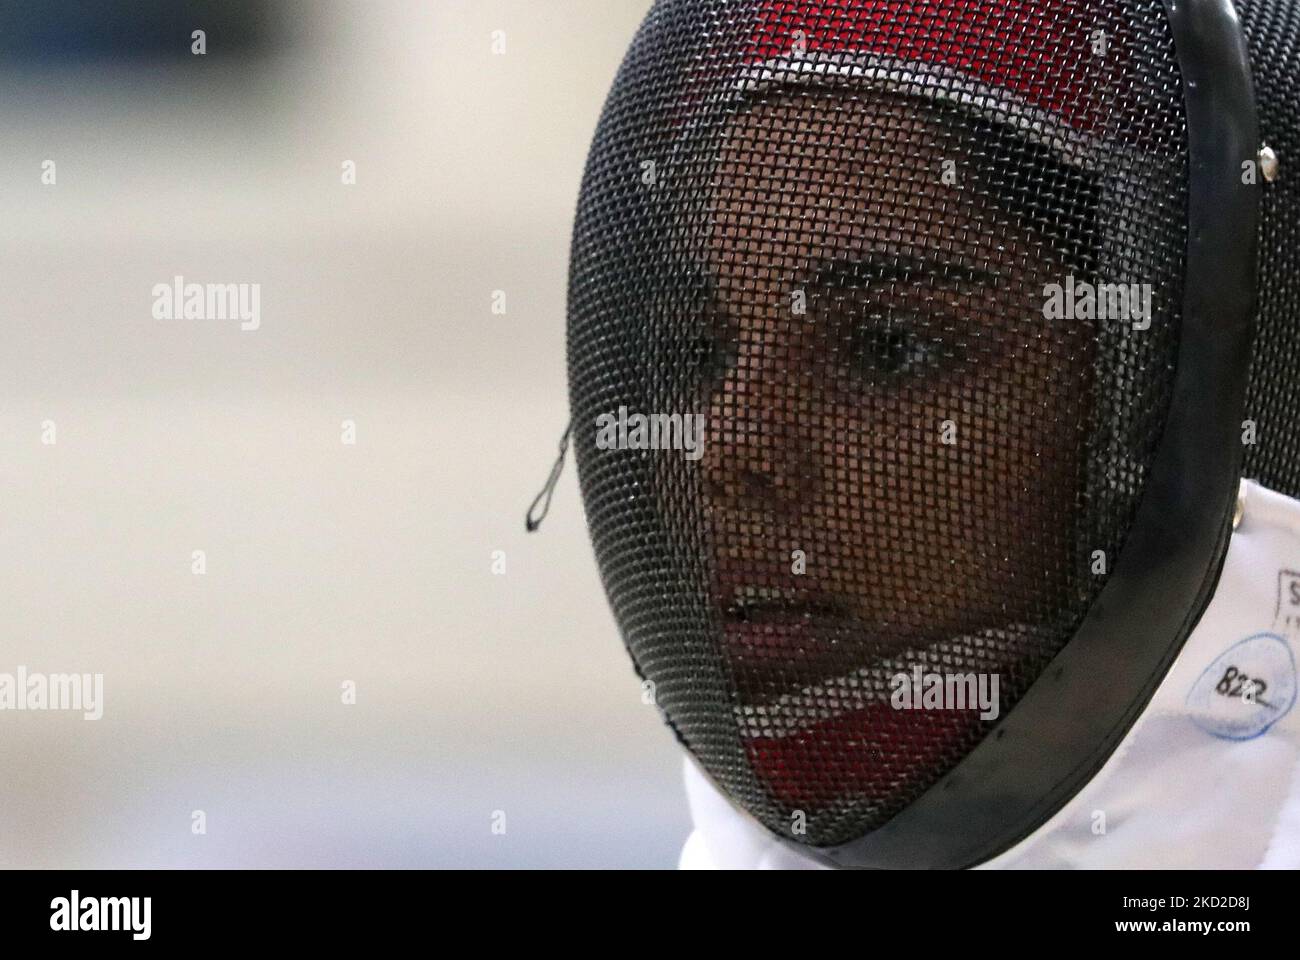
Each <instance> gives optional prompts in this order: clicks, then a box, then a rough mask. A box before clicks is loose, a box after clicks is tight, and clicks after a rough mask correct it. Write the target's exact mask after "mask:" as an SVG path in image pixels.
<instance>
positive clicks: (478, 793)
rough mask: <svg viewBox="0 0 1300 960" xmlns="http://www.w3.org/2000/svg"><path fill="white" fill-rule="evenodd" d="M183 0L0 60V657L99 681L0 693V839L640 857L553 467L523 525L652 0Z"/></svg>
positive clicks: (588, 590)
mask: <svg viewBox="0 0 1300 960" xmlns="http://www.w3.org/2000/svg"><path fill="white" fill-rule="evenodd" d="M56 6H57V4H56ZM108 6H109V7H114V6H118V7H120V8H121V9H122V10H123V11H125V10H127V9H128V8H129V6H130V5H127V4H120V5H108ZM181 6H182V7H184V6H185V5H184V4H181ZM199 7H200V8H199V9H196V12H195V14H194V17H195V20H201V21H202V22H195V24H194V26H195V27H196V28H203V29H205V30H206V32H207V46H208V53H207V54H206V55H205V56H202V57H200V56H193V55H191V54H190V53H189V49H188V48H189V44H190V38H189V35H188V32H175V31H172V32H167V31H163V33H164V37H163V41H162V46H163V47H164V48H165V47H167V46H168V44H170V43H171V42H172V37H173V36H174V37H175V42H176V44H177V45H179V48H180V53H179V54H178V55H175V56H172V57H170V58H169V57H166V56H163V57H161V58H160V57H159V56H157V55H156V54H155V55H151V56H140V57H137V56H135V55H134V54H135V52H134V51H133V50H132V49H131V43H132V40H131V37H132V36H135V35H138V31H135V30H134V29H133V28H132V25H131V24H130V23H129V22H127V23H123V24H120V27H121V38H120V42H119V44H118V46H117V47H116V48H115V49H112V50H109V51H107V52H104V51H98V52H94V54H93V55H90V54H87V53H86V52H85V50H84V49H83V48H84V43H83V48H79V47H78V43H77V42H76V38H72V39H69V38H68V37H66V36H64V37H62V38H61V40H60V38H59V37H56V38H55V40H50V35H49V34H48V32H44V33H43V32H42V31H45V30H47V28H46V27H45V26H40V29H36V28H35V27H32V28H30V29H29V30H28V33H27V36H28V37H29V40H30V43H29V45H28V47H27V48H26V49H25V51H24V50H23V49H18V52H17V53H15V49H16V48H15V47H14V43H17V41H13V42H11V45H10V47H9V48H7V49H6V51H5V52H4V54H3V56H0V83H2V84H3V89H4V90H5V91H6V93H5V96H4V98H3V99H0V126H2V128H3V129H4V131H5V150H4V151H3V156H2V157H0V205H2V206H3V211H4V215H3V224H4V226H3V228H2V229H0V245H2V249H0V320H2V321H3V325H4V330H5V331H6V336H5V337H4V339H3V343H2V345H0V389H2V390H3V402H2V403H0V453H2V455H0V603H2V604H3V610H4V612H5V617H4V625H3V633H2V634H0V672H13V671H15V670H16V668H17V667H18V666H20V665H21V666H25V667H27V668H28V669H29V670H31V671H43V672H47V673H52V672H87V673H96V672H97V673H102V674H103V675H104V684H105V705H104V717H103V719H102V720H99V721H98V722H88V721H85V720H83V719H81V717H80V715H78V714H67V713H54V712H43V713H40V712H28V713H17V712H12V711H0V769H3V771H4V776H3V777H2V778H0V866H5V867H172V866H212V867H354V866H355V867H385V866H390V867H416V866H519V867H537V866H651V867H655V866H657V867H667V866H671V865H672V864H673V863H674V862H675V857H676V853H677V850H678V847H679V845H680V843H681V841H682V839H683V838H684V836H685V833H686V830H687V817H686V811H685V801H684V798H683V796H682V792H681V788H680V783H679V764H680V760H679V757H678V751H677V748H676V746H675V745H674V743H673V741H672V738H671V736H670V735H669V733H668V731H667V730H666V729H664V728H663V727H662V726H661V724H660V722H659V720H658V717H657V716H656V714H655V713H654V711H653V709H652V708H650V707H647V706H644V705H642V703H641V701H640V697H639V690H638V687H637V683H636V680H635V677H634V675H633V673H632V670H631V667H630V665H629V663H628V661H627V659H626V657H625V655H624V653H623V651H622V648H621V644H620V642H619V639H618V636H617V633H616V631H615V629H614V625H613V623H612V620H611V618H610V616H609V613H608V610H607V608H606V606H605V601H604V596H603V594H602V592H601V589H600V585H599V580H598V577H597V574H596V571H595V567H594V563H593V560H592V557H591V552H590V549H589V545H588V542H587V536H586V530H585V526H584V523H583V519H582V513H581V505H580V503H579V499H578V496H577V489H576V482H575V476H574V472H573V465H572V463H570V464H569V465H568V466H567V468H566V472H565V475H564V479H563V481H562V482H561V484H560V488H559V490H558V491H557V493H556V497H555V502H554V505H553V508H552V512H551V516H550V518H549V520H548V521H547V523H546V524H545V526H544V527H543V529H542V531H541V533H539V534H536V535H533V536H529V535H527V534H525V533H524V531H523V515H524V510H525V509H526V507H527V506H528V503H529V502H530V501H531V499H532V497H533V496H534V495H535V494H536V492H537V491H538V489H540V487H541V485H542V483H543V481H544V480H545V477H546V474H547V471H548V470H549V468H550V465H551V462H552V460H553V457H554V451H555V445H556V442H557V440H558V439H559V436H560V433H561V431H562V429H563V424H564V421H565V418H566V416H567V407H566V394H565V381H564V312H565V307H564V300H565V283H566V271H567V256H568V241H569V237H568V234H569V230H570V226H571V223H572V216H573V206H574V201H575V198H576V196H577V191H578V185H579V181H580V177H581V172H582V165H583V161H584V158H585V154H586V150H587V147H588V144H589V141H590V137H591V134H592V131H593V129H594V126H595V122H596V119H597V117H598V115H599V110H600V106H601V103H602V101H603V99H604V96H605V93H606V91H607V89H608V86H609V84H610V82H611V80H612V78H613V75H614V72H615V70H616V69H617V66H618V63H619V61H620V59H621V57H622V54H623V51H624V50H625V48H626V46H627V43H628V42H629V40H630V39H631V36H632V34H633V32H634V30H635V28H636V25H637V24H638V22H639V21H640V19H641V17H642V16H644V13H645V11H646V9H648V7H649V0H546V2H544V3H538V2H537V0H365V2H362V0H353V2H336V0H330V2H302V3H272V2H267V3H261V4H259V3H256V2H253V0H250V2H248V3H245V4H244V13H245V14H246V15H247V18H248V19H247V20H246V22H245V24H244V26H245V28H247V29H252V30H253V32H254V34H255V35H257V36H259V37H262V38H263V40H262V42H260V43H259V44H257V45H255V48H254V49H252V50H251V52H250V51H249V50H247V49H245V50H243V51H241V52H236V51H235V50H233V49H232V47H233V43H232V44H228V45H223V44H224V40H225V39H226V38H230V37H234V36H235V30H234V28H233V27H230V29H229V30H227V25H226V24H224V23H223V22H222V15H221V14H220V10H221V5H220V4H215V5H211V9H202V7H203V5H199ZM16 9H17V8H15V7H6V8H4V9H0V13H3V14H4V15H5V16H7V17H9V18H10V25H12V23H13V22H14V21H13V17H20V18H21V16H22V14H20V13H15V10H16ZM213 11H216V12H213ZM250 11H251V12H250ZM136 15H139V14H138V11H137V14H136ZM172 16H173V17H175V12H174V10H173V13H172ZM178 22H179V23H180V24H181V26H182V27H183V26H185V21H184V18H183V17H182V18H181V19H180V20H179V21H178ZM250 25H251V26H250ZM24 29H26V28H24V27H23V25H22V23H19V26H18V28H16V30H17V35H18V36H19V37H20V39H21V37H22V36H24V34H23V30H24ZM114 29H116V28H114ZM168 30H171V27H168ZM497 30H501V31H504V34H505V42H506V52H505V53H504V54H503V55H498V54H494V53H493V50H492V43H493V31H497ZM9 33H10V35H11V36H12V35H14V33H15V30H10V31H9ZM101 33H102V31H101ZM97 35H98V34H97ZM114 35H116V34H114ZM55 41H59V42H55ZM51 51H56V52H57V54H58V55H57V56H56V55H53V53H51ZM51 159H52V160H54V161H55V164H56V168H55V169H56V176H57V181H56V183H55V184H53V185H50V184H43V183H42V182H41V174H42V164H43V162H44V161H46V160H51ZM345 160H352V161H355V163H356V171H357V182H356V184H355V185H351V186H349V185H344V184H342V183H341V182H340V181H341V165H342V163H343V162H344V161H345ZM177 274H180V275H183V276H184V277H185V278H186V280H187V281H195V282H213V283H218V282H219V283H228V282H241V283H259V284H260V285H261V313H262V316H261V328H260V329H259V330H257V331H253V332H243V331H241V330H240V329H239V325H238V322H237V321H222V320H157V319H154V317H153V316H152V312H151V307H152V293H151V291H152V288H153V286H154V285H155V284H158V283H170V282H171V280H172V278H173V277H174V276H175V275H177ZM495 290H502V291H505V293H506V297H507V299H506V306H507V312H506V314H505V315H496V314H494V313H493V312H492V309H491V307H492V296H493V291H495ZM344 420H352V421H355V423H356V436H357V440H356V444H355V445H354V446H348V445H345V444H343V443H342V442H341V424H342V422H343V421H344ZM46 421H53V423H54V425H55V428H56V430H57V442H56V443H54V444H53V445H50V444H46V443H42V425H43V423H45V422H46ZM195 550H203V551H205V553H206V563H207V573H206V574H205V575H202V576H196V575H194V574H193V573H192V572H191V555H192V552H193V551H195ZM495 550H502V551H504V552H505V557H506V573H505V574H504V575H500V576H498V575H494V574H493V573H492V569H491V563H492V552H493V551H495ZM345 681H354V682H355V684H356V689H357V702H356V704H355V705H345V704H343V703H342V696H341V685H342V684H343V683H344V682H345ZM195 810H202V811H203V812H204V814H205V816H206V821H207V833H206V834H205V835H195V834H194V833H192V831H191V814H192V812H193V811H195ZM497 810H500V811H504V812H505V814H506V833H505V835H495V834H493V833H492V830H491V827H492V817H493V812H494V811H497Z"/></svg>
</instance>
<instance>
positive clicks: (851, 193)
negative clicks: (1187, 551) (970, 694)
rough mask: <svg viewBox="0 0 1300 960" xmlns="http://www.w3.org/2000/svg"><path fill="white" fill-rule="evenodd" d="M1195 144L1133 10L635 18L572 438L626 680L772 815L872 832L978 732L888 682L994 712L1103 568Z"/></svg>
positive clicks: (603, 134)
mask: <svg viewBox="0 0 1300 960" xmlns="http://www.w3.org/2000/svg"><path fill="white" fill-rule="evenodd" d="M1185 158H1186V143H1185V131H1184V124H1183V116H1182V90H1181V86H1180V78H1179V73H1178V69H1177V65H1176V60H1175V56H1174V50H1173V43H1172V40H1171V38H1170V35H1169V31H1168V25H1167V22H1166V20H1165V14H1164V8H1163V5H1162V3H1161V2H1160V0H1064V2H1061V0H1058V2H1046V0H1034V2H1028V0H947V2H935V0H930V2H924V0H906V2H904V0H838V2H832V0H819V2H810V0H661V2H659V3H657V4H656V5H655V7H654V9H653V10H652V12H651V13H650V15H649V17H648V18H647V20H646V21H645V23H644V25H643V27H642V29H641V30H640V32H639V33H638V35H637V37H636V39H635V41H634V43H633V45H632V49H631V51H630V53H629V54H628V57H627V59H626V61H625V63H624V64H623V67H622V69H621V71H620V73H619V75H618V78H617V80H616V82H615V85H614V89H613V91H612V93H611V95H610V98H609V101H608V104H607V106H606V110H605V113H604V116H603V118H602V120H601V123H600V126H599V129H598V131H597V134H596V138H595V143H594V146H593V149H592V153H591V158H590V161H589V165H588V168H587V172H586V177H585V180H584V185H583V189H582V195H581V199H580V204H579V210H578V217H577V224H576V228H575V236H574V243H573V262H572V274H571V281H570V306H569V348H568V349H569V367H570V380H571V408H572V415H573V429H574V442H575V447H576V451H577V457H578V463H579V469H580V476H581V482H582V489H583V496H584V499H585V503H586V509H587V513H588V519H589V523H590V527H591V531H592V537H593V541H594V544H595V548H596V552H597V556H598V559H599V562H600V567H601V571H602V575H603V578H604V583H605V587H606V590H607V592H608V595H609V598H610V601H611V603H612V605H613V609H614V612H615V615H616V617H617V620H618V623H619V625H620V628H621V630H622V633H623V636H624V639H625V641H626V643H627V646H628V648H629V650H630V651H631V654H632V656H633V659H634V661H635V663H636V665H637V669H638V672H639V673H640V674H641V676H642V677H643V678H644V679H645V680H646V681H649V682H650V683H652V684H653V688H652V689H653V692H654V695H655V698H656V702H657V703H658V705H659V707H660V708H661V709H662V710H663V712H664V714H665V716H666V718H667V720H668V722H669V723H670V724H671V725H672V727H673V729H674V730H675V731H676V732H677V734H678V736H679V737H680V738H681V740H682V741H683V742H684V744H685V745H686V746H687V747H688V748H689V749H690V750H691V751H692V752H693V753H694V754H695V756H696V757H697V758H698V759H699V760H700V761H701V763H702V764H703V766H704V767H705V768H706V769H707V770H708V771H709V773H710V774H711V775H712V776H713V777H714V778H715V779H716V780H717V781H718V782H719V784H720V785H721V786H722V787H723V788H724V789H725V790H726V791H727V792H728V793H729V794H730V795H731V796H732V797H733V798H734V799H735V800H736V801H737V802H739V803H740V804H742V805H743V806H744V807H745V808H746V809H748V810H749V811H750V812H752V813H753V814H754V815H755V816H756V817H758V818H759V819H760V820H761V821H762V822H763V823H765V824H766V825H768V826H769V827H770V828H772V829H773V830H775V831H779V832H781V833H783V834H785V835H787V836H789V835H793V836H794V837H796V838H797V839H799V840H802V841H804V842H807V843H810V844H817V845H825V844H831V843H836V842H842V841H846V840H849V839H852V838H854V837H856V836H860V835H862V834H863V833H865V832H867V831H869V830H871V829H874V828H875V827H877V826H879V825H880V824H882V823H883V822H885V821H886V820H887V819H888V818H889V817H891V816H892V815H893V814H895V813H896V812H898V811H899V810H900V809H901V808H902V807H904V806H905V805H907V804H908V803H909V802H910V801H911V800H912V799H914V798H915V797H916V796H917V795H918V794H919V793H920V792H922V791H924V790H925V789H926V788H927V787H928V786H930V785H931V784H933V783H934V782H935V781H936V780H937V779H938V778H939V777H940V776H941V775H942V774H943V773H944V772H945V771H946V770H948V769H950V768H951V767H952V766H953V765H954V764H956V763H957V762H958V761H959V760H960V759H961V758H962V757H963V756H964V755H965V754H966V753H968V752H969V751H970V750H971V749H972V748H973V747H974V746H975V745H976V744H978V743H979V741H980V740H981V739H982V738H984V737H985V736H986V735H988V734H989V732H990V730H991V729H992V728H993V726H994V724H995V722H996V721H995V719H993V718H991V717H986V718H982V717H981V715H980V714H981V712H984V713H988V711H987V710H985V711H981V710H980V709H979V708H977V707H975V706H974V705H973V704H969V703H967V704H965V705H954V702H953V701H952V700H951V699H949V700H945V701H943V703H942V704H941V705H940V706H939V707H938V708H928V707H931V706H933V705H931V704H918V706H923V707H927V708H924V709H902V707H905V706H906V703H905V702H901V701H899V699H898V694H899V692H900V690H901V689H902V686H903V684H902V683H901V681H900V675H901V676H907V677H914V676H916V671H917V669H918V668H919V670H920V674H921V677H922V680H923V681H924V680H925V678H926V676H927V675H931V674H933V675H937V676H939V677H941V678H951V677H965V676H967V675H969V676H970V677H972V678H975V680H976V682H983V683H984V684H985V689H986V690H987V691H988V692H992V687H991V683H992V678H996V681H997V684H998V688H997V692H998V703H997V708H998V712H999V715H1005V713H1006V712H1007V711H1008V710H1010V709H1011V707H1012V706H1014V704H1015V702H1016V700H1017V699H1018V698H1019V697H1020V696H1021V695H1022V694H1023V692H1024V691H1025V690H1026V689H1027V688H1028V686H1029V685H1030V684H1031V683H1032V682H1033V681H1034V680H1035V678H1036V677H1037V676H1038V675H1039V674H1040V672H1041V671H1042V670H1043V669H1044V667H1045V665H1046V664H1047V663H1048V661H1049V660H1050V659H1051V658H1052V657H1053V656H1054V655H1055V654H1056V653H1057V652H1058V651H1059V650H1060V649H1061V647H1062V646H1063V645H1064V644H1065V642H1066V641H1067V640H1068V639H1069V638H1070V636H1071V634H1072V633H1073V631H1074V630H1075V628H1076V626H1077V625H1078V623H1079V622H1080V620H1081V619H1082V617H1083V615H1084V614H1085V612H1086V611H1087V610H1088V607H1089V605H1090V603H1091V602H1092V600H1093V599H1094V598H1095V597H1096V595H1097V593H1098V591H1099V590H1100V589H1101V587H1102V585H1103V584H1104V582H1105V577H1106V574H1107V573H1108V572H1109V571H1110V570H1111V569H1112V568H1113V566H1114V563H1115V560H1116V557H1117V556H1118V554H1119V552H1120V550H1121V548H1122V546H1123V543H1124V540H1125V536H1126V533H1127V531H1128V529H1129V526H1130V524H1131V522H1132V519H1133V516H1134V513H1135V509H1136V507H1137V504H1138V501H1139V499H1140V496H1141V493H1142V490H1143V486H1144V483H1145V480H1146V476H1147V472H1148V470H1149V468H1150V465H1151V462H1152V458H1153V453H1154V450H1155V447H1156V446H1157V444H1158V441H1159V438H1160V434H1161V429H1162V426H1163V424H1164V421H1165V417H1166V412H1167V408H1168V404H1169V398H1170V385H1171V377H1172V371H1173V367H1174V364H1175V360H1176V352H1177V340H1178V319H1179V307H1180V304H1181V300H1182V287H1183V282H1182V270H1183V258H1184V251H1185V247H1186V236H1185V224H1186V218H1187V209H1186V208H1187V198H1186V195H1185V192H1186V181H1187V170H1186V159H1185ZM1089 291H1091V301H1090V300H1089ZM695 418H698V419H695ZM696 430H698V433H696ZM693 441H698V442H693ZM980 677H982V678H983V680H982V681H980V680H979V678H980ZM954 689H955V688H954ZM967 689H970V688H967ZM917 692H918V693H920V690H919V689H918V690H917Z"/></svg>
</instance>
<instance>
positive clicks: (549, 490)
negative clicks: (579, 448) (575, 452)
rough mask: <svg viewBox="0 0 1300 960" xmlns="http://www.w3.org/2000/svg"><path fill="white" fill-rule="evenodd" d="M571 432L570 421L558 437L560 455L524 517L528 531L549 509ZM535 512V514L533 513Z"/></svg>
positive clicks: (539, 523) (566, 452)
mask: <svg viewBox="0 0 1300 960" xmlns="http://www.w3.org/2000/svg"><path fill="white" fill-rule="evenodd" d="M572 432H573V424H572V423H570V424H569V425H568V426H566V427H565V428H564V436H562V437H561V438H560V455H559V456H558V457H556V458H555V465H554V466H552V467H551V475H550V476H549V477H547V478H546V486H544V487H542V492H541V493H539V494H538V495H537V497H536V498H535V499H534V500H533V505H532V506H531V507H529V508H528V515H527V516H526V517H525V518H524V526H525V527H526V528H527V530H528V532H529V533H535V532H536V531H537V528H538V527H540V526H541V525H542V521H543V520H545V519H546V515H547V514H548V513H549V512H550V510H551V496H552V495H553V494H554V493H555V485H556V484H557V483H559V482H560V474H561V473H563V472H564V458H565V456H566V455H567V454H568V452H569V434H570V433H572ZM539 504H540V505H541V511H540V512H538V509H537V508H538V505H539ZM534 513H536V514H537V515H536V516H533V514H534Z"/></svg>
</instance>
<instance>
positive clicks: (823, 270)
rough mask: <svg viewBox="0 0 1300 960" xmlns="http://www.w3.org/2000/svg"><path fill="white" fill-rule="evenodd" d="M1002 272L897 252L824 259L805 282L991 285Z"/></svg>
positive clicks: (838, 285) (957, 261) (822, 285)
mask: <svg viewBox="0 0 1300 960" xmlns="http://www.w3.org/2000/svg"><path fill="white" fill-rule="evenodd" d="M1001 278H1002V274H1001V273H999V272H997V271H995V270H989V269H985V268H983V267H977V266H974V265H973V264H970V263H965V262H963V261H960V260H949V259H946V258H943V257H909V256H901V255H896V254H889V255H884V254H882V255H879V256H868V257H859V258H857V259H853V260H824V261H821V262H820V263H818V264H815V265H814V267H813V268H812V270H811V271H810V272H809V274H808V279H807V281H806V282H807V283H809V284H810V285H812V286H818V287H842V286H856V285H859V284H862V283H865V282H869V281H872V280H875V281H879V282H882V283H893V282H902V283H909V282H912V281H915V280H950V281H955V282H958V283H965V284H972V285H982V286H993V285H995V284H996V283H997V282H998V280H1000V279H1001Z"/></svg>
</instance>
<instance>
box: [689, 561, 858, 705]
mask: <svg viewBox="0 0 1300 960" xmlns="http://www.w3.org/2000/svg"><path fill="white" fill-rule="evenodd" d="M714 599H715V602H716V604H717V608H718V610H719V613H720V615H721V621H722V644H723V651H724V653H725V655H726V657H727V661H728V663H729V664H730V666H731V673H732V677H733V681H734V682H735V684H736V687H737V689H738V691H739V693H740V694H741V696H742V697H743V698H744V700H745V701H746V702H749V703H756V702H760V701H764V700H768V699H771V698H773V697H779V696H781V695H782V694H784V693H786V692H788V691H789V690H790V689H792V688H795V687H798V686H802V685H806V684H808V683H812V682H815V681H817V680H822V679H826V678H828V677H833V676H837V675H841V674H845V673H848V672H851V671H852V670H854V669H856V668H857V667H859V666H862V665H863V663H862V662H854V658H853V654H852V653H851V651H852V650H853V649H854V647H855V646H856V645H858V644H860V643H862V641H863V640H864V639H865V638H866V637H867V636H868V633H867V630H866V627H865V625H864V624H863V623H862V621H861V620H860V619H859V618H858V617H857V616H856V615H855V614H854V613H853V611H852V610H851V609H850V608H849V606H848V605H847V604H846V603H844V602H843V601H841V600H840V599H839V598H837V597H835V596H833V595H829V594H824V593H819V592H816V591H810V590H804V589H798V588H796V587H792V586H788V585H781V586H773V585H770V584H765V583H760V582H751V583H745V584H737V583H735V582H734V581H733V582H731V583H729V584H728V585H726V586H725V587H724V586H722V585H718V586H716V587H715V591H714Z"/></svg>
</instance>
